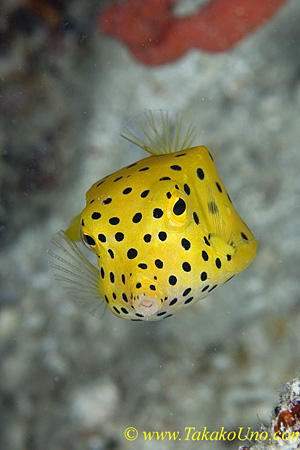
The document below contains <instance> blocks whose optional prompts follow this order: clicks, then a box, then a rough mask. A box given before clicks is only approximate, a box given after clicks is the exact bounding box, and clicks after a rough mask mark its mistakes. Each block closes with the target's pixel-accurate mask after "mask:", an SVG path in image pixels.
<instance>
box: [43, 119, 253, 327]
mask: <svg viewBox="0 0 300 450" xmlns="http://www.w3.org/2000/svg"><path fill="white" fill-rule="evenodd" d="M145 117H146V122H147V123H148V124H149V126H150V129H151V130H152V132H154V137H155V138H156V141H154V138H153V139H152V138H151V136H150V135H149V133H148V130H145V129H144V127H141V126H140V127H139V131H140V133H142V135H144V136H146V140H147V143H145V142H143V141H142V140H141V139H140V138H138V136H137V135H135V134H133V133H132V132H130V131H128V130H126V131H127V135H126V136H124V137H126V138H127V139H128V140H130V141H131V142H134V143H135V144H137V145H139V146H141V147H142V148H144V149H145V150H146V151H148V152H149V153H152V155H151V156H150V157H148V158H145V159H142V160H140V161H138V162H136V163H134V164H131V165H129V166H127V167H125V168H123V169H121V170H118V171H117V172H115V173H113V174H111V175H109V176H107V177H105V178H104V179H102V180H100V181H98V182H96V183H95V184H94V185H93V186H92V187H91V188H90V189H89V191H88V192H87V194H86V207H85V208H84V210H83V211H82V212H81V214H80V215H79V216H77V217H76V218H75V220H74V221H73V223H72V224H71V226H70V227H69V229H68V230H67V231H66V233H64V232H60V233H58V235H57V236H56V237H54V238H53V241H52V246H54V247H53V248H56V251H52V250H50V251H49V254H50V265H51V266H52V268H53V270H54V274H55V276H56V278H57V279H59V280H60V281H62V282H63V284H65V285H66V287H67V288H68V289H69V290H71V293H72V294H73V296H75V297H76V298H77V300H79V301H80V302H82V303H87V305H88V307H89V308H90V309H91V312H92V313H93V312H95V310H97V309H98V306H99V305H100V304H101V303H102V302H105V303H106V304H107V305H108V307H109V308H110V310H111V311H112V312H113V313H114V314H115V315H117V316H118V317H123V318H125V319H131V320H159V319H161V318H166V317H169V316H171V315H172V314H173V313H174V312H177V311H180V310H182V309H183V308H185V307H187V306H189V305H191V304H193V303H195V302H196V301H198V300H200V299H202V298H204V297H206V296H207V295H208V294H209V293H210V292H212V291H213V290H215V289H216V288H217V287H219V286H221V285H222V284H223V283H225V282H226V281H228V280H229V279H230V278H232V277H233V276H234V275H236V274H237V273H239V272H241V271H242V270H244V269H245V268H246V267H247V266H248V265H249V264H250V263H251V262H252V260H253V259H254V257H255V254H256V249H257V242H256V240H255V239H254V237H253V234H252V233H251V231H250V230H249V228H248V227H247V226H246V225H245V223H244V222H243V220H242V219H241V218H240V216H239V215H238V213H237V212H236V210H235V208H234V206H233V204H232V202H231V200H230V198H229V196H228V194H227V192H226V190H225V187H224V185H223V183H222V181H221V179H220V177H219V175H218V173H217V170H216V167H215V164H214V162H213V159H212V156H211V155H210V153H209V151H208V150H207V148H206V147H204V146H198V147H190V146H189V145H190V137H191V129H189V130H188V132H187V133H186V135H185V136H184V139H183V143H182V144H181V146H180V149H179V150H177V148H178V142H179V141H178V136H179V132H180V123H179V122H177V124H176V127H175V131H174V133H175V138H174V139H175V144H174V139H173V145H172V143H171V133H170V132H169V128H170V127H169V122H168V116H166V115H164V114H163V113H161V115H160V118H161V121H162V123H163V129H164V136H161V134H160V133H159V132H158V127H157V126H156V123H155V121H154V117H153V115H152V113H151V112H148V113H146V115H145ZM139 125H140V124H139ZM174 133H173V134H174ZM160 137H162V138H163V139H162V141H161V142H160ZM150 139H151V140H150ZM149 142H150V145H149ZM155 142H158V143H157V144H156V143H155ZM174 150H177V151H174ZM79 236H81V238H82V240H83V242H84V243H85V244H86V245H87V246H88V247H90V248H91V249H92V250H93V252H94V253H95V254H96V255H97V257H98V258H97V259H98V266H99V269H98V270H97V269H96V268H94V267H93V266H92V265H91V264H90V263H89V262H88V260H87V259H86V258H85V256H84V255H83V254H81V252H80V250H79V249H78V247H77V245H76V244H75V242H74V241H75V240H79ZM58 250H59V252H58Z"/></svg>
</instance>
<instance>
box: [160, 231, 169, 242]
mask: <svg viewBox="0 0 300 450" xmlns="http://www.w3.org/2000/svg"><path fill="white" fill-rule="evenodd" d="M167 237H168V236H167V233H165V232H164V231H160V232H159V233H158V239H159V240H160V241H165V240H166V239H167Z"/></svg>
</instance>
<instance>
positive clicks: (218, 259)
mask: <svg viewBox="0 0 300 450" xmlns="http://www.w3.org/2000/svg"><path fill="white" fill-rule="evenodd" d="M216 267H217V269H221V267H222V263H221V260H220V258H216Z"/></svg>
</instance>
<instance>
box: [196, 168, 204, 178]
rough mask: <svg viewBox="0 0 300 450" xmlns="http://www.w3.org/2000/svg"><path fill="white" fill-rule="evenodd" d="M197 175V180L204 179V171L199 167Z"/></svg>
mask: <svg viewBox="0 0 300 450" xmlns="http://www.w3.org/2000/svg"><path fill="white" fill-rule="evenodd" d="M197 177H198V178H199V180H203V179H204V172H203V170H202V169H201V168H200V167H199V168H198V169H197Z"/></svg>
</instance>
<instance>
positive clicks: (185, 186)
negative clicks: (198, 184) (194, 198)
mask: <svg viewBox="0 0 300 450" xmlns="http://www.w3.org/2000/svg"><path fill="white" fill-rule="evenodd" d="M183 189H184V192H185V193H186V195H190V193H191V190H190V187H189V185H188V184H184V186H183Z"/></svg>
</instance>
